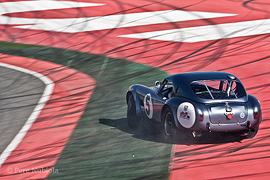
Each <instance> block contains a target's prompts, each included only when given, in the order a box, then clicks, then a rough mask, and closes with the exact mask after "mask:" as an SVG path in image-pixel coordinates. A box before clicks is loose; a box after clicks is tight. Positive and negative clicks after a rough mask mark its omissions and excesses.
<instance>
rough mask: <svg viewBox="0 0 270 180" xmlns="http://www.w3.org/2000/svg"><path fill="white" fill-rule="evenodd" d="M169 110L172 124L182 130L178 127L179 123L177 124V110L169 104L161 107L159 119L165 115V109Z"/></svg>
mask: <svg viewBox="0 0 270 180" xmlns="http://www.w3.org/2000/svg"><path fill="white" fill-rule="evenodd" d="M168 108H169V109H170V110H171V113H172V115H173V120H174V124H175V126H176V127H177V128H182V126H181V125H180V123H179V122H178V120H177V113H176V112H177V110H176V109H175V108H174V107H173V106H172V105H171V104H168V103H167V104H165V105H164V106H163V107H162V110H161V118H162V117H163V114H164V113H165V111H166V109H168Z"/></svg>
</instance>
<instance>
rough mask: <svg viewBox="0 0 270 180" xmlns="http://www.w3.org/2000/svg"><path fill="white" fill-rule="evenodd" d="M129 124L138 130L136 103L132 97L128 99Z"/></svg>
mask: <svg viewBox="0 0 270 180" xmlns="http://www.w3.org/2000/svg"><path fill="white" fill-rule="evenodd" d="M127 124H128V126H129V127H130V128H131V129H137V128H138V126H139V119H138V117H137V115H136V106H135V101H134V98H133V96H132V95H131V96H129V98H128V108H127Z"/></svg>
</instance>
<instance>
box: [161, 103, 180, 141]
mask: <svg viewBox="0 0 270 180" xmlns="http://www.w3.org/2000/svg"><path fill="white" fill-rule="evenodd" d="M161 128H162V129H161V131H162V136H163V139H165V140H167V141H174V140H175V138H176V132H177V129H176V126H175V123H174V119H173V114H172V111H171V110H170V109H169V108H167V109H166V110H165V111H164V113H163V114H162V119H161Z"/></svg>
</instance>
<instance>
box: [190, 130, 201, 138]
mask: <svg viewBox="0 0 270 180" xmlns="http://www.w3.org/2000/svg"><path fill="white" fill-rule="evenodd" d="M191 134H192V136H193V137H194V138H196V137H201V136H202V132H201V131H192V132H191Z"/></svg>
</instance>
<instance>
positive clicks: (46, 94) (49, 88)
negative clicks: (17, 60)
mask: <svg viewBox="0 0 270 180" xmlns="http://www.w3.org/2000/svg"><path fill="white" fill-rule="evenodd" d="M0 66H2V67H5V68H9V69H13V70H16V71H21V72H23V73H26V74H30V75H32V76H35V77H36V78H38V79H40V80H41V81H42V82H43V83H44V84H45V89H44V91H43V94H42V96H41V98H40V100H39V102H38V104H37V106H36V107H35V109H34V110H33V112H32V114H31V115H30V116H29V118H28V119H27V121H26V122H25V124H24V125H23V127H22V128H21V130H20V131H19V132H18V134H17V135H16V136H15V137H14V139H13V140H12V141H11V142H10V144H9V145H8V146H7V147H6V149H5V150H4V151H3V152H2V154H1V155H0V167H1V166H2V164H3V163H4V162H5V161H6V159H7V158H8V157H9V155H10V154H11V153H12V151H14V149H16V147H17V146H18V145H19V144H20V142H21V141H22V140H23V138H24V136H25V135H26V133H27V131H28V130H29V129H30V127H31V126H32V124H33V123H34V122H35V120H36V119H37V117H38V116H39V114H40V112H41V110H42V109H43V107H44V106H45V105H46V103H47V101H48V100H49V98H50V96H51V94H52V92H53V89H54V83H53V81H52V80H51V79H49V78H48V77H46V76H44V75H42V74H40V73H38V72H34V71H31V70H28V69H24V68H21V67H17V66H13V65H9V64H5V63H0Z"/></svg>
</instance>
